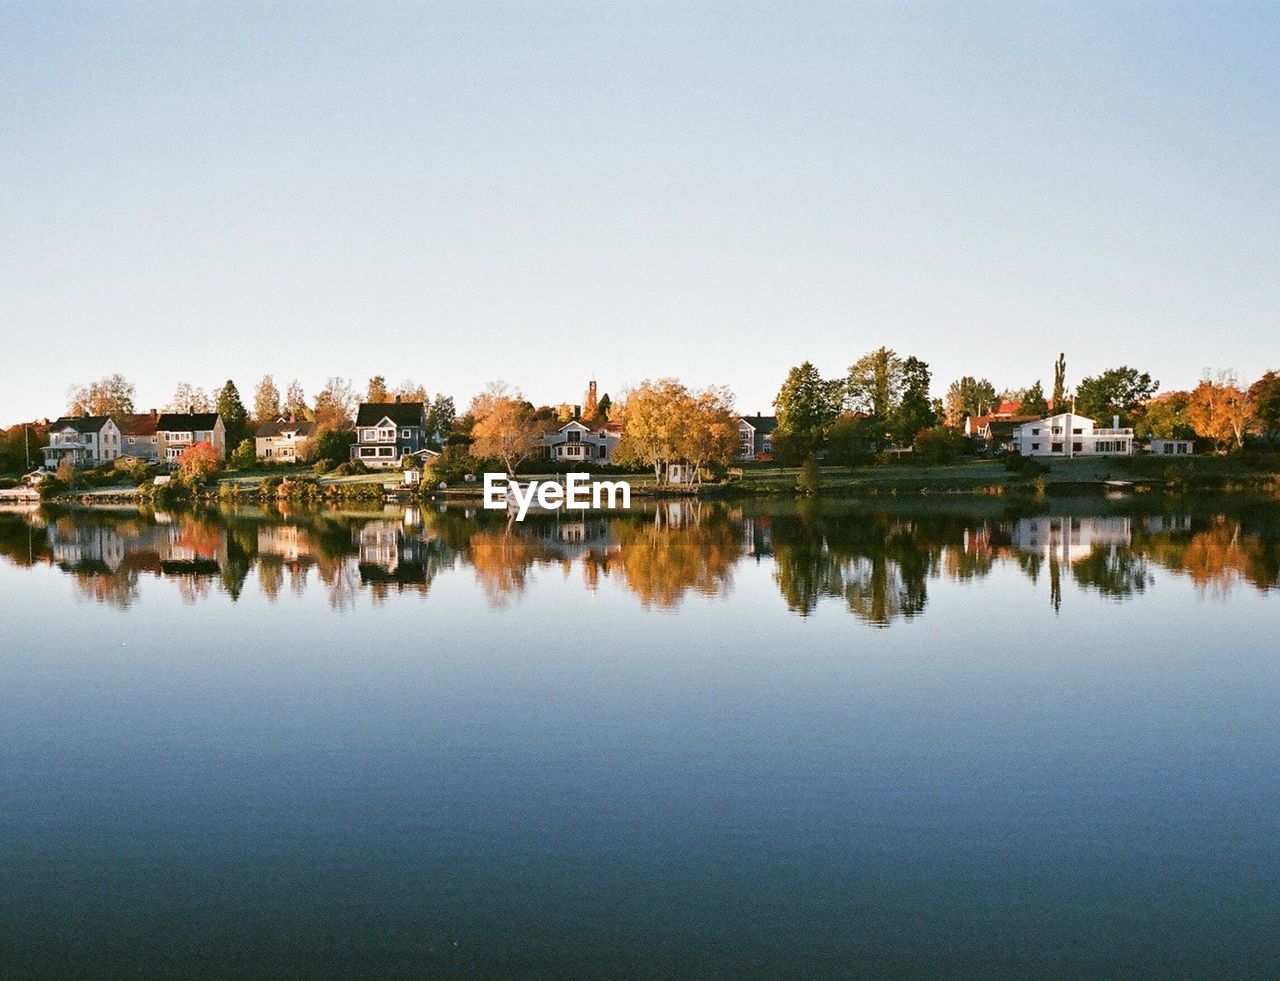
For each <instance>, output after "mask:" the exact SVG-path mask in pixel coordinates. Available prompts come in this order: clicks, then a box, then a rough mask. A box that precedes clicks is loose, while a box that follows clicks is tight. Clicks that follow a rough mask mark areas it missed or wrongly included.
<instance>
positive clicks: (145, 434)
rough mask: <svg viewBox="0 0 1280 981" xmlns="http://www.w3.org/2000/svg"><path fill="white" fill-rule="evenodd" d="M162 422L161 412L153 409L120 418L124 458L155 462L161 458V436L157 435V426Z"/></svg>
mask: <svg viewBox="0 0 1280 981" xmlns="http://www.w3.org/2000/svg"><path fill="white" fill-rule="evenodd" d="M159 423H160V414H159V413H158V412H156V410H155V409H152V410H151V411H150V412H137V413H130V414H129V415H127V416H125V417H124V418H123V419H121V420H120V438H121V439H122V440H123V441H124V445H123V447H122V449H123V452H122V453H121V454H120V455H121V456H122V457H123V458H124V459H131V460H141V461H143V462H145V463H155V462H156V461H157V460H159V459H160V438H159V436H157V435H156V427H157V426H158V425H159Z"/></svg>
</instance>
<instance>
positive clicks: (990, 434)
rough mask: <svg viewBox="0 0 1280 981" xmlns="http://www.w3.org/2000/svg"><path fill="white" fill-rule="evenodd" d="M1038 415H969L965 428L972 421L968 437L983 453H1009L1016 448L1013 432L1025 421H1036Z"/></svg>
mask: <svg viewBox="0 0 1280 981" xmlns="http://www.w3.org/2000/svg"><path fill="white" fill-rule="evenodd" d="M1038 419H1039V417H1038V416H976V417H973V416H971V417H970V418H968V419H966V420H965V426H966V428H968V427H969V425H970V423H971V422H972V423H973V427H972V428H973V431H972V432H971V433H970V434H969V435H970V438H972V439H973V440H974V442H975V443H976V444H977V448H978V449H979V450H981V451H982V452H984V453H991V454H995V453H1011V452H1013V450H1014V449H1016V445H1015V440H1014V434H1015V433H1016V432H1017V430H1018V427H1019V426H1021V425H1022V424H1023V423H1025V422H1036V421H1037V420H1038Z"/></svg>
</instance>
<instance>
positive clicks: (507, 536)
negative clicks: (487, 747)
mask: <svg viewBox="0 0 1280 981" xmlns="http://www.w3.org/2000/svg"><path fill="white" fill-rule="evenodd" d="M0 556H2V557H3V558H4V559H5V560H6V561H7V562H9V563H10V564H13V565H16V566H20V567H27V566H32V565H40V564H47V565H50V566H53V567H55V568H58V569H60V570H62V571H64V572H65V573H67V575H68V576H69V577H70V579H71V581H72V582H73V583H74V584H75V588H76V590H77V592H78V594H79V595H81V596H82V597H84V598H85V599H88V600H90V601H92V602H96V603H103V604H108V605H111V606H114V607H120V608H126V607H129V606H131V605H132V604H134V603H136V602H138V600H139V596H140V589H141V584H142V583H143V581H144V580H146V579H148V578H156V579H163V580H167V581H170V582H172V583H173V584H174V585H175V586H176V587H177V589H176V592H177V594H178V595H179V596H180V597H181V598H182V599H183V600H184V601H186V602H189V603H195V602H199V601H201V600H203V599H206V598H208V597H210V596H212V595H214V594H215V593H216V594H220V595H224V596H226V597H229V598H230V599H231V600H232V601H236V600H238V599H239V598H240V597H241V596H242V595H243V594H244V592H245V591H246V590H251V589H254V588H256V590H257V592H258V593H260V594H261V595H262V596H264V597H265V598H266V599H267V600H268V601H270V602H276V601H278V600H279V599H280V598H281V597H282V596H285V595H288V594H293V595H297V596H301V595H302V594H303V593H305V592H306V591H307V590H308V589H312V588H315V589H320V590H322V591H323V595H324V596H325V598H326V600H327V602H328V603H329V604H330V605H331V606H332V607H334V608H335V609H345V608H349V607H351V606H353V605H354V604H355V603H356V602H357V601H358V599H359V597H360V596H361V595H362V594H364V595H368V596H369V597H370V599H371V600H372V601H373V602H375V603H378V602H384V601H385V600H386V599H387V598H388V597H390V596H392V595H393V594H398V593H417V594H419V595H423V596H425V595H427V594H428V593H429V591H430V590H431V587H432V584H433V583H434V582H435V580H436V579H437V578H438V577H440V576H441V575H447V574H449V573H450V572H452V571H454V570H462V569H467V568H468V567H469V569H470V573H471V575H472V576H473V577H474V579H475V582H476V584H477V586H478V587H479V588H480V590H481V591H482V593H483V595H484V596H485V598H486V600H487V601H488V602H489V603H490V604H492V605H495V606H497V605H502V604H505V603H508V602H510V601H511V600H512V599H514V598H517V597H519V596H520V595H522V594H523V593H524V592H525V591H526V590H527V589H528V588H529V586H530V583H531V582H532V581H533V579H534V578H535V577H536V576H537V574H538V572H539V571H540V570H542V571H547V572H552V573H557V574H559V575H562V576H566V577H567V576H572V575H574V574H575V573H576V574H577V575H578V576H579V577H580V579H581V582H582V585H583V586H584V587H585V588H586V589H589V590H597V589H600V588H603V587H604V586H605V585H606V584H612V585H613V586H615V587H616V588H619V589H623V590H626V591H628V592H630V593H631V594H633V595H634V596H635V597H637V598H638V600H639V601H640V602H641V603H642V604H644V605H645V606H651V607H656V608H674V607H676V606H678V605H679V604H680V603H681V602H682V601H683V600H684V599H685V598H686V597H688V596H728V595H730V593H731V592H732V589H733V583H734V572H735V569H736V567H737V566H738V565H739V564H741V563H743V562H745V561H755V562H769V563H771V564H772V566H773V578H774V582H775V584H776V586H777V589H778V591H779V594H780V596H781V599H782V601H783V602H784V603H785V605H786V607H787V608H788V609H789V610H791V611H793V612H795V613H798V614H800V615H809V614H811V613H813V612H814V611H815V610H816V609H817V608H818V607H819V606H820V605H822V604H824V603H832V604H837V605H839V606H840V607H841V608H843V609H844V610H846V611H847V612H849V613H851V614H853V615H854V616H855V617H857V618H858V619H859V620H861V621H863V622H865V623H868V624H871V625H874V626H877V627H884V626H888V625H890V624H892V623H893V622H895V621H898V620H902V619H909V618H911V617H914V616H917V615H919V614H920V613H922V612H923V611H924V610H925V608H926V605H927V603H928V598H929V585H930V581H931V580H935V579H947V580H953V581H957V582H967V581H972V580H979V579H982V578H984V577H987V576H989V575H990V574H991V573H992V572H993V570H995V569H996V568H999V567H1004V568H1008V569H1011V570H1014V571H1016V572H1018V573H1020V574H1021V575H1022V576H1024V577H1025V578H1026V579H1027V580H1029V581H1030V582H1032V583H1035V584H1037V585H1039V584H1041V583H1043V584H1044V587H1045V588H1047V592H1048V598H1049V601H1050V602H1051V603H1052V605H1053V606H1054V608H1055V609H1056V608H1058V607H1059V606H1060V605H1061V604H1062V603H1063V590H1064V587H1065V586H1066V585H1067V584H1073V585H1074V587H1075V588H1076V589H1077V590H1079V591H1085V592H1092V593H1095V594H1097V595H1101V596H1104V597H1111V598H1116V599H1126V598H1130V597H1133V596H1137V595H1139V594H1141V593H1143V592H1144V591H1145V590H1147V589H1149V588H1150V587H1151V585H1152V583H1153V582H1154V580H1155V573H1154V570H1156V569H1158V568H1162V569H1165V570H1168V571H1170V572H1172V573H1174V574H1176V575H1178V576H1185V577H1187V578H1188V579H1189V580H1190V581H1191V582H1192V583H1194V584H1195V586H1196V587H1197V588H1198V589H1200V590H1202V591H1206V592H1209V593H1213V594H1215V595H1221V594H1225V593H1227V592H1228V591H1229V590H1231V589H1232V588H1235V587H1236V586H1237V585H1239V584H1248V585H1249V586H1251V587H1253V588H1256V589H1260V590H1268V589H1272V588H1275V587H1276V586H1277V585H1278V584H1280V528H1278V527H1277V523H1276V519H1275V518H1272V517H1270V516H1269V512H1266V511H1263V512H1259V513H1249V512H1246V513H1243V514H1241V515H1237V516H1225V515H1213V516H1207V517H1194V518H1193V517H1191V516H1188V515H1157V516H1141V515H1132V516H1131V515H1125V514H1109V515H1053V514H1042V515H1026V516H1016V515H1015V516H1005V515H999V516H994V517H983V518H972V517H962V516H958V515H955V514H949V513H945V512H942V511H937V512H934V513H923V514H911V513H889V512H887V511H886V512H884V513H868V512H866V511H857V512H855V511H853V510H851V509H848V508H845V509H840V508H836V507H831V506H827V507H819V506H817V505H816V504H814V502H802V503H801V504H800V505H798V506H796V507H790V506H788V507H774V508H772V509H762V508H756V509H752V508H749V507H745V506H724V505H718V504H711V503H702V504H700V503H697V502H691V501H688V500H681V501H673V502H670V503H667V502H663V503H662V504H661V505H660V506H657V507H651V508H649V509H648V510H645V511H639V512H631V513H628V514H625V515H592V516H586V517H581V518H576V517H575V518H573V519H566V518H565V517H564V516H558V517H550V516H541V517H539V518H537V519H533V518H531V519H530V520H529V521H526V522H523V523H516V522H511V521H508V520H506V516H505V515H501V514H499V515H493V514H490V513H487V512H474V511H468V512H462V511H458V510H445V511H424V512H420V511H418V510H416V509H412V508H411V509H407V510H395V509H388V510H386V511H384V512H378V513H375V514H372V515H350V514H337V513H327V512H326V513H312V514H295V515H289V516H287V517H285V516H281V515H279V514H274V513H268V512H266V511H254V510H241V511H237V512H233V513H226V514H224V513H219V512H207V513H178V514H163V513H161V514H141V513H136V512H131V511H81V512H74V513H72V512H63V513H54V514H45V513H39V514H35V515H30V516H23V515H15V514H0Z"/></svg>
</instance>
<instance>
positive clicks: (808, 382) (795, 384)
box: [773, 361, 843, 454]
mask: <svg viewBox="0 0 1280 981" xmlns="http://www.w3.org/2000/svg"><path fill="white" fill-rule="evenodd" d="M842 388H843V386H842V384H841V382H840V381H839V380H838V379H831V380H826V379H824V378H823V377H822V376H821V375H820V374H819V373H818V369H817V368H815V367H814V366H813V364H812V363H811V362H809V361H806V362H804V363H803V364H800V365H797V366H796V367H794V368H792V369H791V370H790V371H789V372H787V377H786V380H785V381H784V382H783V383H782V387H781V388H780V389H779V390H778V394H777V397H776V398H774V400H773V407H774V409H775V410H776V411H777V413H778V432H775V434H774V447H775V452H776V450H777V445H778V442H779V440H781V442H782V443H783V444H784V446H785V445H786V444H787V443H788V441H791V442H792V443H793V444H794V446H795V447H796V448H797V449H800V447H801V445H802V444H803V447H804V448H803V450H802V452H803V453H805V454H807V453H808V452H809V451H811V450H813V449H815V448H816V447H817V446H818V445H819V444H820V443H821V442H822V440H823V439H824V438H825V437H826V435H827V431H828V429H829V428H830V426H831V424H832V423H833V422H835V421H836V418H837V417H838V416H839V415H840V401H841V395H842V392H841V389H842ZM779 433H780V434H781V435H779Z"/></svg>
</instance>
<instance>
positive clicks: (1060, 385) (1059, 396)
mask: <svg viewBox="0 0 1280 981" xmlns="http://www.w3.org/2000/svg"><path fill="white" fill-rule="evenodd" d="M1066 401H1067V356H1066V354H1059V355H1058V360H1057V361H1055V362H1054V363H1053V411H1054V412H1061V411H1062V407H1063V405H1065V404H1066Z"/></svg>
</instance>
